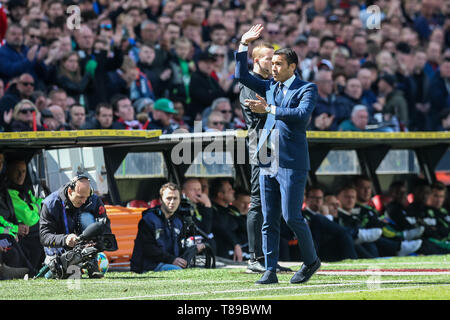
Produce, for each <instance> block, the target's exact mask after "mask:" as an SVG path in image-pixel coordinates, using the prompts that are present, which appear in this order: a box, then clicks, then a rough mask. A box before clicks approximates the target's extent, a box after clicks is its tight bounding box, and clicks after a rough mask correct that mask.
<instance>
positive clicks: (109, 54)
mask: <svg viewBox="0 0 450 320" xmlns="http://www.w3.org/2000/svg"><path fill="white" fill-rule="evenodd" d="M0 3H1V4H2V7H1V9H0V40H1V41H2V42H1V47H0V126H1V130H2V131H39V130H79V129H110V128H112V129H141V130H149V129H150V130H151V129H161V130H162V131H163V133H172V132H174V131H175V130H177V129H181V130H182V131H190V132H192V131H194V129H195V128H194V121H201V123H202V130H203V131H211V130H214V131H224V130H227V129H245V121H244V119H243V115H242V112H241V108H240V106H239V99H238V97H239V86H238V83H237V82H236V80H235V79H234V64H235V62H234V51H235V50H236V49H237V45H238V43H239V40H238V39H240V36H241V35H242V33H243V32H244V31H245V30H248V28H249V27H250V26H251V25H254V24H257V23H262V24H263V25H264V27H265V30H264V33H263V37H262V38H263V40H265V41H268V42H270V43H272V44H273V47H274V49H278V48H281V47H285V46H289V47H292V48H293V49H294V50H295V51H296V53H297V55H298V56H299V60H300V63H299V67H298V70H297V72H298V74H299V75H300V77H301V78H302V79H303V80H306V81H312V82H314V83H316V84H317V86H318V93H319V99H318V103H317V106H316V108H315V110H314V113H313V115H312V118H311V121H310V125H309V129H310V130H346V131H387V132H392V131H424V130H425V131H428V130H431V131H448V130H449V128H450V112H449V110H450V95H449V92H450V49H449V46H448V44H449V42H450V19H449V18H448V16H449V14H450V5H449V4H448V3H445V4H444V5H443V6H441V4H440V2H439V1H435V0H424V1H399V0H396V1H389V2H388V1H363V2H361V1H359V2H356V1H349V0H341V1H338V0H335V1H326V0H310V1H292V0H288V1H272V0H262V1H256V0H252V1H239V0H235V1H216V0H215V1H207V0H205V1H178V0H171V1H170V0H169V1H167V0H121V1H106V0H72V1H70V0H64V1H62V0H60V1H58V0H49V1H45V0H28V1H27V0H6V1H5V0H3V1H0ZM72 4H75V5H78V6H79V8H80V12H81V16H80V22H81V23H80V25H79V26H76V25H75V28H72V27H71V23H74V22H76V21H75V20H74V19H72V18H73V16H71V14H69V13H67V8H68V6H70V5H72ZM372 4H373V5H376V6H378V8H380V20H379V21H377V16H374V15H372V11H371V10H370V9H369V6H370V5H372ZM377 23H379V24H377ZM72 29H73V30H72ZM249 64H252V60H251V59H249ZM74 105H75V107H74ZM111 111H112V115H111ZM196 130H198V129H196Z"/></svg>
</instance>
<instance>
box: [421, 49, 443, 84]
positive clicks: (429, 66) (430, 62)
mask: <svg viewBox="0 0 450 320" xmlns="http://www.w3.org/2000/svg"><path fill="white" fill-rule="evenodd" d="M441 50H442V46H441V45H440V44H439V43H437V42H433V41H431V42H429V43H428V46H427V49H426V62H425V67H424V68H425V70H424V71H425V73H426V75H427V76H428V78H430V79H431V78H433V76H434V74H435V73H436V71H438V69H439V62H440V61H441Z"/></svg>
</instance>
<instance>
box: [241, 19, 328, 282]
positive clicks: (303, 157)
mask: <svg viewBox="0 0 450 320" xmlns="http://www.w3.org/2000/svg"><path fill="white" fill-rule="evenodd" d="M262 30H263V27H262V25H255V26H253V27H251V28H250V30H249V31H247V32H246V33H245V34H244V35H243V36H242V38H241V43H240V46H239V52H238V53H236V72H235V76H236V78H237V79H238V80H239V81H240V82H241V83H242V84H243V85H245V86H246V87H249V88H250V89H252V90H254V91H255V92H257V94H258V95H257V100H247V103H248V106H249V108H250V109H251V110H252V111H253V112H255V113H267V119H266V123H265V125H264V129H263V130H262V134H261V137H260V139H259V142H258V146H257V149H256V150H257V153H256V154H257V156H258V159H259V162H260V164H261V166H265V167H266V168H265V170H261V174H260V178H259V181H260V188H261V203H262V211H263V217H264V222H263V226H262V235H263V252H264V257H265V265H266V271H265V273H264V275H263V276H262V278H261V279H260V280H258V281H257V282H256V284H272V283H278V278H277V275H276V265H277V262H278V254H279V239H280V215H281V214H282V215H283V218H284V220H285V221H286V223H287V225H288V226H289V227H290V228H291V229H292V231H293V232H294V233H295V235H296V236H297V239H298V240H299V241H298V242H299V246H300V252H301V258H302V261H303V265H302V267H301V268H300V270H299V271H297V272H296V273H295V275H294V276H293V277H292V279H291V281H290V282H291V283H304V282H306V281H308V280H309V279H310V278H311V276H312V275H313V274H314V272H316V271H317V270H318V269H319V267H320V260H319V258H318V256H317V253H316V250H315V247H314V242H313V239H312V236H311V231H310V229H309V227H308V225H307V223H306V221H305V219H304V218H303V216H302V214H301V210H302V204H303V194H304V189H305V186H306V179H307V173H308V170H309V169H310V164H309V153H308V143H307V141H306V127H307V125H308V122H309V120H310V117H311V113H312V111H313V109H314V107H315V105H316V102H317V96H318V95H317V87H316V85H315V84H313V83H309V82H305V81H302V80H300V79H299V77H298V76H296V75H295V70H296V68H297V65H298V57H297V55H296V53H295V52H294V51H293V50H292V49H289V48H284V49H279V50H277V51H275V52H274V55H273V58H272V75H273V78H272V79H270V80H261V79H258V78H256V77H254V76H252V75H251V74H250V73H249V72H248V66H247V52H248V44H249V43H250V42H252V41H254V40H256V39H258V38H259V36H260V34H261V32H262ZM263 97H265V99H264V98H263ZM277 135H278V139H276V136H277ZM274 138H275V139H274ZM277 140H278V141H277ZM276 142H278V147H277V145H276ZM267 148H268V153H270V154H271V158H270V159H271V161H270V163H269V164H268V165H267V163H266V164H265V163H263V162H264V161H262V158H261V157H262V155H263V153H262V152H261V151H262V150H264V149H267ZM268 166H269V167H268Z"/></svg>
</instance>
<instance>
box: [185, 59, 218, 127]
mask: <svg viewBox="0 0 450 320" xmlns="http://www.w3.org/2000/svg"><path fill="white" fill-rule="evenodd" d="M214 61H215V58H214V56H213V55H211V54H210V53H208V52H203V53H202V54H200V55H199V57H198V61H197V70H196V71H195V72H194V73H192V75H191V82H190V83H189V94H190V96H191V99H192V100H191V101H192V103H191V106H190V108H189V110H186V111H187V114H188V115H189V116H190V117H191V118H192V119H194V120H198V118H197V114H201V113H202V112H203V110H205V109H206V108H207V107H209V106H210V105H211V103H212V102H213V101H214V99H216V98H219V97H225V96H226V93H225V92H224V90H223V89H222V88H221V87H220V85H219V83H218V82H217V81H216V80H215V79H214V78H213V77H211V72H212V70H213V62H214Z"/></svg>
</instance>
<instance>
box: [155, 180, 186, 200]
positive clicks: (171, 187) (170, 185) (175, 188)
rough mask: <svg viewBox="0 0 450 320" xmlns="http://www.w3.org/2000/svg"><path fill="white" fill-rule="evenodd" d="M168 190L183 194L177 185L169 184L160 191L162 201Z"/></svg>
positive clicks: (164, 185)
mask: <svg viewBox="0 0 450 320" xmlns="http://www.w3.org/2000/svg"><path fill="white" fill-rule="evenodd" d="M166 189H169V190H172V191H178V193H179V194H181V190H180V187H178V185H177V184H175V183H173V182H167V183H165V184H163V185H162V186H161V189H159V196H160V198H161V199H162V197H163V194H164V191H166Z"/></svg>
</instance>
